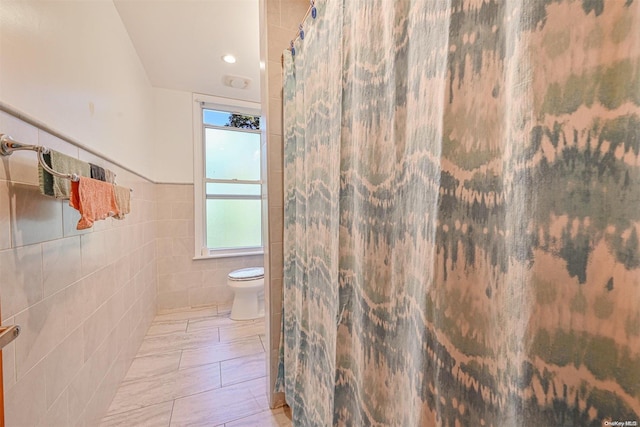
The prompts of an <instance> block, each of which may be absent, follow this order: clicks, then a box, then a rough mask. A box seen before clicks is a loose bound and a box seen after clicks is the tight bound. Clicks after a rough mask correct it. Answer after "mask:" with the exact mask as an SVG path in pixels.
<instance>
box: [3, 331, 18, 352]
mask: <svg viewBox="0 0 640 427" xmlns="http://www.w3.org/2000/svg"><path fill="white" fill-rule="evenodd" d="M18 335H20V326H18V325H12V326H7V327H4V328H0V350H2V349H3V348H4V347H5V346H6V345H7V344H9V343H10V342H11V341H13V340H15V339H16V338H18Z"/></svg>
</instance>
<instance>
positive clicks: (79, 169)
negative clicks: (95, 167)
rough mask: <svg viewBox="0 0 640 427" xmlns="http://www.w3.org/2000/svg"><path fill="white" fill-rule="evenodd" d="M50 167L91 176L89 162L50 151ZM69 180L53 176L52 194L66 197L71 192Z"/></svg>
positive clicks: (57, 170) (61, 197)
mask: <svg viewBox="0 0 640 427" xmlns="http://www.w3.org/2000/svg"><path fill="white" fill-rule="evenodd" d="M50 155H51V168H53V170H54V171H56V172H60V173H69V174H71V173H75V174H76V175H79V176H87V177H88V176H91V168H90V166H89V163H86V162H83V161H82V160H78V159H75V158H73V157H69V156H67V155H66V154H62V153H58V152H57V151H53V150H51V151H50ZM70 190H71V180H69V179H66V178H58V177H55V176H54V177H53V195H54V196H55V197H56V198H57V199H68V198H69V196H70V194H71V191H70Z"/></svg>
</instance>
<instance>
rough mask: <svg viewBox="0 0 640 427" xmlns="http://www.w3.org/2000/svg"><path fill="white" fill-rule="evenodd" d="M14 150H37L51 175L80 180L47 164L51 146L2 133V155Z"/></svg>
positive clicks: (77, 176) (73, 174)
mask: <svg viewBox="0 0 640 427" xmlns="http://www.w3.org/2000/svg"><path fill="white" fill-rule="evenodd" d="M14 151H35V152H37V153H38V163H40V166H42V169H44V170H45V171H47V172H49V173H50V174H51V175H53V176H56V177H58V178H64V179H69V180H71V181H74V182H78V181H80V176H79V175H78V174H75V173H60V172H58V171H56V170H53V169H52V168H51V167H50V166H49V165H48V164H47V162H45V160H44V155H45V154H49V152H50V151H51V150H50V149H49V148H47V147H44V146H42V145H30V144H23V143H21V142H18V141H16V140H15V139H13V138H12V137H11V136H10V135H7V134H4V133H0V155H2V156H10V155H11V154H12V153H13V152H14ZM114 184H115V183H114ZM129 191H131V192H133V190H132V189H129Z"/></svg>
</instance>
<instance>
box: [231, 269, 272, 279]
mask: <svg viewBox="0 0 640 427" xmlns="http://www.w3.org/2000/svg"><path fill="white" fill-rule="evenodd" d="M263 277H264V267H249V268H241V269H240V270H235V271H232V272H231V273H229V279H230V280H237V281H244V280H254V279H261V278H263Z"/></svg>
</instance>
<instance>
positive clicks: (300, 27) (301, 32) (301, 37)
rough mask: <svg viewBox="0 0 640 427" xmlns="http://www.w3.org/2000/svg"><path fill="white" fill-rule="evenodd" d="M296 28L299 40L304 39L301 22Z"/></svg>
mask: <svg viewBox="0 0 640 427" xmlns="http://www.w3.org/2000/svg"><path fill="white" fill-rule="evenodd" d="M298 29H299V30H300V40H304V28H303V27H302V24H300V25H298Z"/></svg>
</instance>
